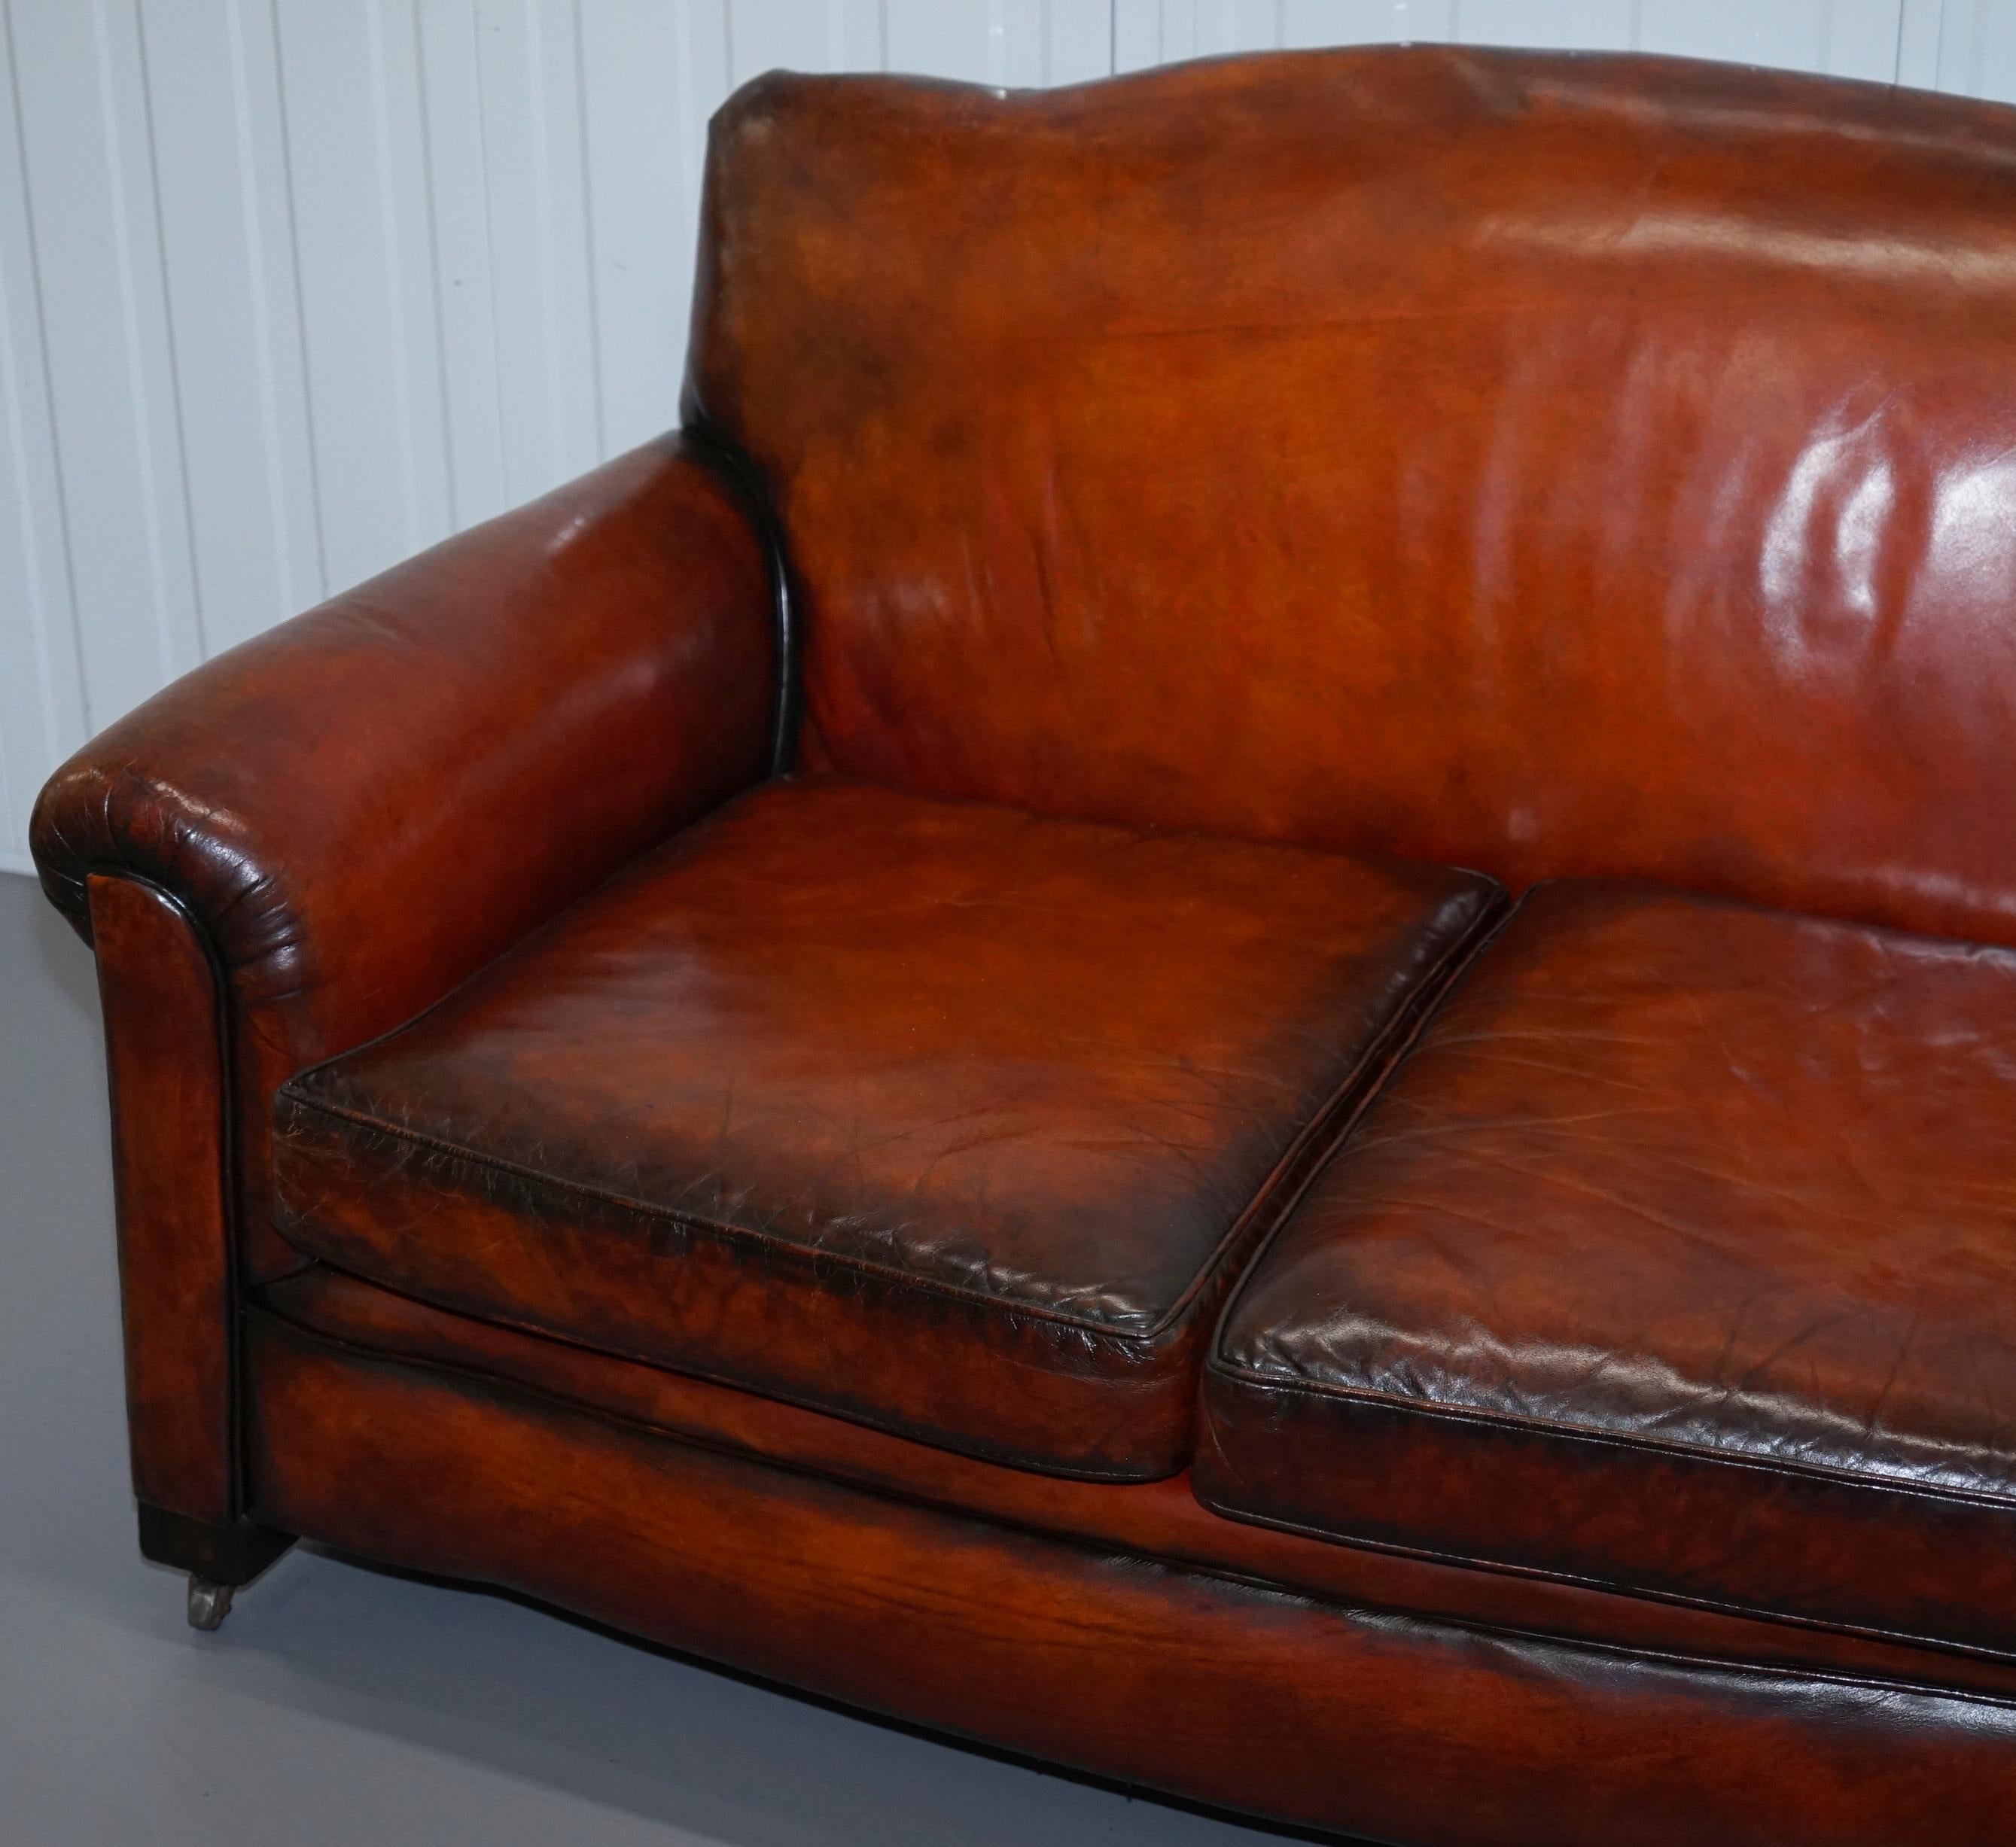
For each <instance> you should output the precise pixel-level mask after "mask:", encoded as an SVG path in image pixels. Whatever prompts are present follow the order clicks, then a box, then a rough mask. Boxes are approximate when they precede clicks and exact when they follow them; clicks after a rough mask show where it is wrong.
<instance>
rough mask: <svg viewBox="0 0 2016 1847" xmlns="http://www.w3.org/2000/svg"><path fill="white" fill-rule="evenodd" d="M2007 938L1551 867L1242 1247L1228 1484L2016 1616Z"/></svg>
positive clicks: (1225, 1429) (1602, 1556)
mask: <svg viewBox="0 0 2016 1847" xmlns="http://www.w3.org/2000/svg"><path fill="white" fill-rule="evenodd" d="M2012 1047H2016V955H2012V954H2010V953H2009V952H2007V951H2003V950H1993V949H1984V948H1980V947H1975V946H1972V945H1968V944H1964V943H1953V942H1947V941H1941V940H1934V939H1930V938H1925V937H1914V936H1903V935H1901V934H1897V933H1895V932H1884V931H1877V930H1870V929H1863V928H1859V927H1856V926H1852V925H1841V924H1836V923H1830V922H1821V921H1819V920H1815V919H1809V918H1795V917H1790V916H1785V915H1776V914H1773V913H1769V912H1766V911H1757V910H1753V909H1750V908H1748V907H1741V906H1737V905H1731V904H1720V903H1715V902H1708V901H1702V900H1694V899H1690V898H1686V897H1676V896H1673V895H1671V894H1666V893H1658V892H1654V891H1653V890H1651V889H1649V888H1644V887H1633V886H1615V885H1603V884H1586V885H1577V884H1566V885H1557V886H1543V887H1541V888H1540V889H1538V890H1536V891H1535V892H1534V893H1532V894H1531V895H1530V896H1529V897H1528V899H1527V900H1525V903H1524V904H1522V905H1521V907H1520V909H1519V910H1518V911H1517V912H1516V913H1515V914H1514V917H1513V918H1512V920H1511V921H1510V923H1509V924H1508V925H1507V926H1506V928H1505V929H1504V930H1503V932H1502V933H1501V934H1500V935H1499V936H1498V938H1497V939H1496V940H1495V941H1494V942H1493V943H1492V944H1491V946H1490V947H1489V948H1488V949H1487V950H1486V951H1485V954H1483V955H1482V956H1481V957H1480V958H1478V961H1476V962H1475V964H1474V965H1473V967H1472V968H1471V972H1470V973H1469V975H1468V976H1467V979H1465V980H1464V982H1463V984H1462V985H1461V986H1460V988H1459V989H1458V990H1456V992H1455V993H1454V994H1452V995H1451V996H1450V997H1449V1000H1448V1001H1447V1002H1446V1003H1445V1005H1444V1006H1443V1008H1442V1009H1441V1010H1440V1011H1439V1012H1438V1013H1437V1015H1436V1016H1435V1019H1433V1021H1432V1022H1431V1023H1430V1025H1429V1026H1428V1027H1427V1030H1425V1031H1424V1033H1423V1034H1422V1035H1421V1037H1420V1040H1419V1041H1418V1043H1417V1045H1416V1046H1415V1047H1414V1049H1413V1051H1412V1053H1411V1055H1409V1058H1408V1059H1407V1060H1406V1062H1405V1063H1404V1065H1402V1067H1401V1069H1399V1072H1397V1073H1395V1076H1394V1078H1393V1080H1391V1083H1390V1084H1389V1085H1388V1087H1387V1088H1386V1089H1385V1090H1384V1091H1383V1092H1382V1094H1381V1096H1380V1098H1378V1099H1377V1101H1376V1103H1375V1104H1374V1105H1373V1108H1372V1109H1370V1111H1369V1112H1367V1114H1366V1117H1365V1119H1364V1120H1363V1122H1362V1123H1361V1124H1360V1126H1359V1130H1358V1131H1357V1132H1356V1133H1355V1134H1354V1136H1353V1137H1352V1140H1351V1141H1350V1143H1349V1144H1348V1146H1347V1147H1346V1148H1345V1150H1344V1151H1343V1152H1342V1153H1341V1155H1340V1156H1339V1157H1338V1158H1337V1160H1336V1161H1335V1162H1334V1164H1333V1165H1332V1166H1330V1168H1329V1169H1328V1170H1327V1171H1326V1172H1325V1173H1323V1175H1322V1176H1321V1177H1319V1180H1317V1181H1316V1184H1315V1185H1314V1186H1313V1187H1312V1188H1311V1189H1310V1191H1309V1194H1308V1195H1307V1196H1306V1197H1305V1199H1304V1201H1303V1202H1302V1203H1301V1206H1299V1208H1298V1209H1297V1210H1296V1211H1295V1213H1294V1215H1293V1216H1292V1217H1291V1219H1290V1220H1289V1221H1288V1222H1287V1224H1285V1225H1284V1226H1283V1227H1282V1229H1281V1230H1280V1233H1279V1234H1278V1235H1277V1236H1276V1238H1274V1239H1273V1242H1272V1243H1271V1244H1270V1245H1269V1248H1268V1249H1266V1251H1265V1253H1264V1255H1263V1256H1262V1258H1261V1259H1259V1260H1258V1262H1257V1263H1256V1264H1255V1267H1254V1269H1253V1270H1252V1271H1251V1274H1250V1275H1249V1276H1248V1277H1247V1281H1246V1282H1245V1284H1244V1286H1243V1288H1241V1289H1240V1292H1239V1294H1238V1295H1237V1299H1236V1301H1235V1303H1233V1306H1232V1307H1231V1308H1230V1309H1229V1311H1228V1313H1227V1315H1226V1319H1225V1322H1224V1324H1223V1327H1222V1329H1221V1331H1220V1335H1219V1340H1218V1342H1217V1343H1216V1346H1215V1350H1214V1353H1213V1357H1212V1360H1211V1367H1210V1372H1209V1377H1208V1383H1207V1386H1206V1400H1207V1405H1208V1422H1209V1425H1210V1427H1211V1435H1210V1437H1209V1439H1208V1440H1207V1441H1206V1442H1205V1443H1204V1445H1203V1449H1204V1454H1203V1455H1201V1457H1200V1464H1199V1474H1200V1477H1201V1479H1202V1480H1203V1482H1204V1486H1203V1489H1202V1491H1203V1492H1204V1493H1205V1495H1206V1497H1207V1498H1208V1499H1209V1500H1211V1501H1212V1503H1213V1504H1217V1505H1219V1506H1222V1507H1225V1508H1226V1510H1227V1511H1238V1512H1244V1513H1248V1514H1251V1515H1258V1516H1261V1517H1263V1518H1279V1519H1281V1520H1283V1521H1286V1522H1289V1523H1291V1524H1297V1525H1305V1526H1309V1527H1312V1528H1314V1529H1319V1530H1328V1531H1331V1532H1334V1533H1339V1534H1341V1535H1343V1536H1350V1537H1355V1538H1362V1539H1367V1540H1374V1541H1377V1542H1380V1543H1395V1544H1402V1545H1407V1546H1409V1547H1417V1548H1419V1549H1422V1550H1425V1551H1435V1552H1438V1553H1445V1554H1453V1555H1457V1556H1466V1557H1475V1558H1480V1559H1482V1560H1485V1561H1497V1562H1502V1563H1507V1564H1511V1565H1517V1566H1520V1567H1522V1568H1525V1569H1539V1570H1544V1571H1553V1572H1561V1573H1562V1574H1564V1575H1568V1576H1579V1577H1583V1578H1587V1579H1595V1580H1597V1581H1600V1582H1606V1583H1617V1584H1619V1585H1622V1586H1625V1587H1627V1588H1643V1589H1648V1590H1656V1591H1660V1592H1662V1593H1665V1594H1676V1595H1685V1596H1689V1597H1696V1598H1699V1599H1701V1600H1702V1601H1712V1602H1726V1603H1729V1604H1737V1605H1746V1606H1756V1607H1762V1608H1769V1609H1772V1610H1773V1611H1775V1612H1778V1613H1783V1614H1789V1615H1801V1616H1804V1617H1806V1618H1809V1619H1815V1620H1838V1621H1841V1622H1851V1623H1854V1624H1857V1625H1860V1626H1868V1627H1871V1628H1876V1629H1892V1630H1898V1631H1899V1632H1903V1633H1912V1634H1917V1635H1928V1636H1931V1637H1935V1638H1938V1639H1942V1640H1952V1641H1957V1642H1960V1643H1964V1644H1974V1645H1979V1646H1992V1647H1995V1648H2004V1649H2006V1648H2012V1647H2016V1107H2012V1095H2016V1091H2012V1080H2016V1050H2012Z"/></svg>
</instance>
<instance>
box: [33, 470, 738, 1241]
mask: <svg viewBox="0 0 2016 1847" xmlns="http://www.w3.org/2000/svg"><path fill="white" fill-rule="evenodd" d="M776 671H777V643H776V634H775V629H774V625H773V622H772V609H771V592H770V584H769V567H768V562H767V559H766V556H765V548H764V546H763V544H762V542H761V540H760V538H759V537H758V534H757V531H756V530H755V528H754V525H753V524H752V523H751V519H750V517H749V516H748V514H747V512H746V510H745V509H744V508H743V505H741V504H740V501H739V499H738V498H737V496H736V493H735V491H734V490H733V489H731V488H730V487H728V486H727V485H726V484H725V482H724V480H723V479H722V476H719V475H718V473H715V471H714V470H713V469H711V468H710V467H709V466H708V465H707V463H706V462H705V461H704V459H703V458H702V457H701V456H700V454H699V453H698V452H697V451H695V450H694V449H693V447H691V446H690V445H689V444H688V443H687V442H686V440H684V439H682V438H678V437H668V438H667V439H664V440H661V441H660V442H657V443H654V444H647V445H646V447H643V448H641V449H638V450H635V451H632V453H631V454H629V455H625V456H623V457H621V458H618V459H617V460H616V461H614V462H610V463H609V464H607V465H606V466H604V467H603V468H601V469H597V470H596V472H595V473H592V474H589V475H588V476H584V477H583V478H582V479H581V480H578V481H577V482H574V483H572V484H571V485H570V486H568V487H563V488H561V489H560V490H558V491H557V492H556V493H554V494H549V495H548V496H547V497H546V498H545V499H543V500H541V501H536V502H535V503H534V504H533V505H530V506H527V507H525V508H520V509H519V510H518V511H517V512H513V513H509V514H507V515H506V516H503V517H502V518H501V519H495V520H492V521H491V522H490V523H488V524H487V525H484V526H479V527H477V528H474V529H473V530H470V531H469V532H466V533H464V534H461V535H459V537H455V538H453V539H451V540H449V541H447V542H446V543H445V544H441V545H437V546H436V547H435V548H434V549H433V550H431V551H430V552H425V553H423V555H420V556H419V557H417V558H416V559H412V560H411V561H410V562H407V563H405V564H402V565H401V566H398V567H397V568H396V569H394V570H391V571H389V572H387V573H385V574H384V575H383V577H377V578H375V579H373V580H372V581H371V582H369V583H368V584H363V585H362V586H360V587H359V588H357V589H355V590H353V591H349V592H347V594H346V595H342V596H340V597H337V598H335V599H334V600H333V601H332V602H328V603H326V604H324V605H322V607H321V608H319V609H315V610H313V611H311V612H310V613H308V614H307V615H305V616H299V617H297V618H296V619H295V620H293V621H292V622H289V623H283V625H282V626H281V627H278V628H276V629H274V630H272V631H269V632H268V633H267V634H263V635H261V636H259V637H258V638H256V639H254V640H253V641H248V642H247V643H246V644H245V645H243V646H241V647H239V648H236V649H232V650H231V651H230V652H229V653H226V654H224V655H221V656H218V658H217V659H214V660H213V661H211V662H210V663H207V665H206V666H204V667H201V668H200V669H198V670H196V672H194V673H192V674H189V675H187V676H186V677H184V678H182V679H181V680H179V681H176V682H175V684H174V685H171V686H170V687H169V688H167V689H166V690H165V691H164V692H161V693H160V694H159V695H157V696H156V697H155V698H153V699H150V700H149V701H148V702H147V703H146V704H145V705H142V706H140V707H139V708H138V709H137V710H135V711H134V712H133V713H131V714H130V715H129V716H128V717H125V718H124V719H122V720H120V721H119V722H118V723H117V724H114V725H113V726H112V727H111V728H110V729H109V730H107V731H105V732H103V734H102V735H99V737H98V738H95V739H94V740H93V741H92V742H91V743H90V744H88V745H87V746H85V749H83V750H82V751H81V752H80V753H78V754H77V756H75V757H74V758H73V759H72V760H70V762H69V763H68V764H65V765H64V766H63V768H62V769H60V770H59V771H57V772H56V775H55V776H54V777H53V778H52V779H51V781H50V782H49V785H48V786H47V787H46V788H45V789H44V790H43V791H42V794H41V800H39V802H38V803H37V805H36V809H35V814H34V822H33V827H32V844H33V847H34V855H35V860H36V864H37V865H38V868H39V869H40V871H41V878H42V883H43V887H44V889H45V890H46V891H47V893H49V897H50V898H51V899H52V900H53V901H54V902H55V904H56V905H57V906H58V907H59V908H60V909H62V910H63V911H64V912H65V913H66V914H67V915H68V916H69V917H70V919H71V921H72V922H73V923H74V925H77V928H78V929H79V930H80V932H82V933H83V934H85V936H86V937H87V940H88V937H89V935H90V922H89V918H90V914H91V903H90V889H89V886H88V881H89V880H90V879H92V876H93V875H105V874H116V875H123V876H124V877H126V878H128V879H135V878H137V879H141V880H143V881H146V882H148V883H149V884H151V885H153V886H157V887H159V888H160V889H161V890H162V891H164V892H165V893H167V894H168V895H169V896H170V897H171V898H173V899H174V900H175V901H176V903H177V904H178V906H179V907H181V909H182V911H184V912H185V913H186V914H187V915H188V917H189V918H190V919H192V920H193V926H194V928H195V929H196V931H197V932H200V935H201V936H202V937H203V940H204V947H205V949H206V951H207V954H208V955H209V956H210V957H211V959H212V961H213V963H214V967H215V968H216V969H217V970H218V974H219V976H220V979H221V984H222V988H223V994H222V1001H223V1004H224V1010H225V1023H226V1027H227V1040H228V1046H229V1057H230V1058H231V1060H232V1064H233V1065H234V1066H235V1069H234V1070H233V1071H232V1073H231V1077H230V1083H231V1090H232V1094H233V1095H234V1096H235V1098H236V1108H235V1109H234V1112H233V1113H234V1114H235V1116H236V1119H237V1121H236V1133H237V1134H238V1136H239V1141H238V1148H239V1161H238V1162H237V1166H238V1167H239V1173H238V1175H237V1187H236V1191H237V1192H238V1194H239V1208H240V1209H239V1224H240V1231H239V1235H240V1237H241V1238H243V1240H244V1241H245V1243H246V1245H247V1249H248V1251H249V1250H251V1249H254V1248H255V1247H256V1246H257V1245H262V1244H264V1243H265V1241H267V1240H270V1239H271V1238H272V1231H271V1229H270V1227H271V1219H270V1213H269V1212H268V1182H267V1177H266V1174H267V1166H268V1161H267V1154H268V1137H269V1136H270V1133H271V1126H270V1122H269V1120H268V1118H269V1114H270V1110H271V1106H272V1092H273V1091H274V1090H275V1088H276V1087H277V1086H278V1085H279V1083H282V1082H283V1081H284V1080H286V1078H287V1077H288V1076H290V1075H292V1074H293V1072H295V1071H297V1070H298V1069H301V1067H302V1066H304V1065H308V1064H310V1063H312V1062H315V1061H316V1060H318V1059H319V1058H326V1057H329V1056H331V1055H333V1054H334V1053H336V1052H337V1051H342V1050H344V1049H345V1048H347V1047H349V1046H351V1045H354V1044H358V1043H361V1042H362V1040H365V1039H368V1038H370V1037H373V1036H374V1035H376V1033H381V1032H383V1031H386V1030H388V1029H389V1028H391V1027H392V1026H395V1025H397V1024H398V1023H399V1022H401V1021H402V1020H404V1019H408V1018H409V1017H410V1016H411V1015H413V1014H415V1013H416V1012H419V1010H420V1009H421V1008H424V1007H426V1006H427V1005H429V1004H430V1003H431V1002H433V1001H435V1000H437V998H439V997H441V995H442V994H445V993H446V992H447V991H448V990H449V989H450V988H451V987H452V986H455V984H456V983H458V982H459V981H460V980H461V979H463V977H464V976H467V975H468V974H470V972H472V971H473V970H474V969H475V968H478V967H480V966H481V965H482V964H483V963H484V962H485V961H488V960H489V959H490V958H491V957H492V956H494V955H495V954H498V953H499V951H500V950H503V949H504V948H506V947H508V946H509V944H511V943H513V942H515V941H516V940H518V939H519V938H520V937H521V936H524V935H525V934H526V932H528V931H529V930H531V929H533V928H534V927H535V925H538V924H539V923H541V922H543V921H544V920H545V918H549V917H550V916H552V915H553V914H554V913H555V912H556V911H559V910H560V909H561V908H562V907H563V906H565V905H566V904H568V903H569V902H570V901H571V900H572V899H574V898H575V897H578V896H579V895H580V894H581V893H582V892H584V891H585V890H587V889H589V887H590V886H593V885H595V884H596V883H598V882H599V881H600V880H601V879H603V878H604V877H606V876H607V875H608V874H609V873H610V872H611V871H614V870H615V869H616V868H617V867H618V866H620V865H621V864H624V863H625V861H628V860H630V859H631V858H633V857H635V855H636V854H637V853H639V852H640V851H642V850H643V849H644V848H646V847H647V846H650V845H651V844H653V843H654V842H656V841H657V840H658V839H661V838H662V837H664V835H668V834H669V833H670V832H672V831H673V830H675V828H679V826H681V825H682V824H684V823H685V822H686V821H688V820H689V819H691V818H692V817H694V816H695V815H697V814H700V812H702V811H703V810H705V809H707V808H708V807H711V806H712V805H713V804H715V803H717V802H718V801H720V800H722V798H723V797H724V796H727V795H729V794H730V793H732V792H733V791H735V790H736V789H739V788H741V787H742V786H743V785H746V784H747V783H749V782H752V781H754V779H755V778H758V777H759V776H761V774H764V772H765V768H766V767H767V765H768V762H769V754H770V748H771V739H770V737H769V718H770V713H771V707H772V698H773V695H774V692H775V680H776ZM277 1255H278V1253H277V1252H275V1251H274V1250H272V1249H268V1252H267V1256H268V1257H269V1258H272V1257H276V1256H277ZM269 1267H271V1266H270V1264H269V1263H265V1262H261V1263H255V1264H254V1270H261V1269H266V1268H269Z"/></svg>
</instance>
